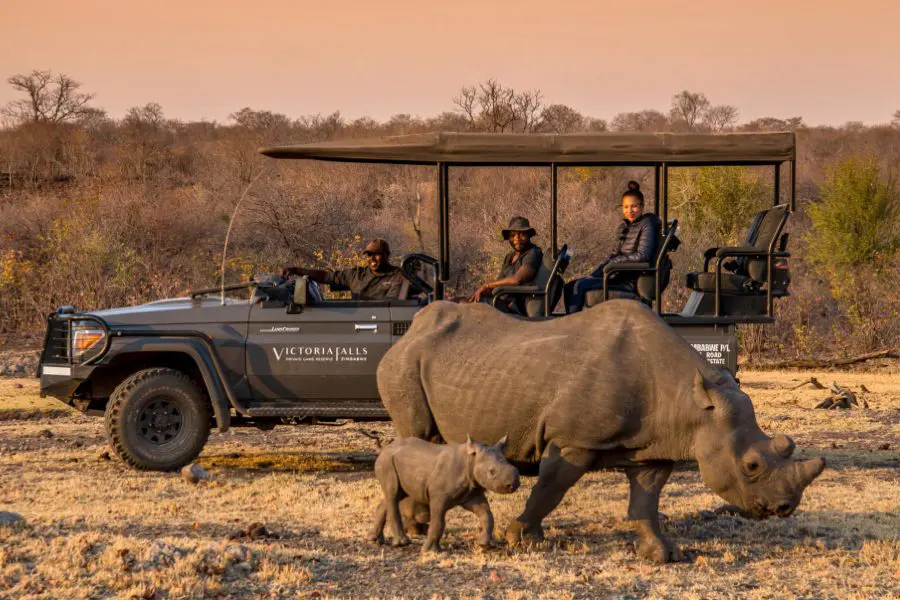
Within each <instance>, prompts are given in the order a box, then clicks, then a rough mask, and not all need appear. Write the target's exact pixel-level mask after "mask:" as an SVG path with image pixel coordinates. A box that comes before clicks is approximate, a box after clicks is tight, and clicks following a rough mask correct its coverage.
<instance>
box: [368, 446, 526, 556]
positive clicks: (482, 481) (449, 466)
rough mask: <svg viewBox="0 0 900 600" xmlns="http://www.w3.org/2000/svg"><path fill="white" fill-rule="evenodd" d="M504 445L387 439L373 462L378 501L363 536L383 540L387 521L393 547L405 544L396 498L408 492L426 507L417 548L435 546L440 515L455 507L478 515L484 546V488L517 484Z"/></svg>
mask: <svg viewBox="0 0 900 600" xmlns="http://www.w3.org/2000/svg"><path fill="white" fill-rule="evenodd" d="M505 449H506V437H504V438H503V439H502V440H500V441H499V442H497V443H496V444H494V445H493V446H485V445H483V444H479V443H478V442H475V441H472V439H471V438H468V439H467V440H466V443H465V444H432V443H430V442H426V441H424V440H420V439H417V438H402V439H398V440H396V441H394V442H393V443H391V444H390V445H389V446H388V447H387V448H385V449H384V450H382V451H381V454H380V455H379V456H378V460H376V461H375V476H376V477H378V482H379V483H380V484H381V489H382V490H383V491H384V500H382V502H381V503H380V504H379V506H378V510H377V511H376V513H375V526H374V527H373V528H372V532H371V533H370V534H369V540H370V541H373V542H379V543H381V542H383V541H384V535H383V533H384V526H385V523H387V525H388V527H389V531H390V534H391V544H392V545H393V546H405V545H407V544H409V537H407V535H406V533H405V532H404V531H403V522H402V519H401V515H400V501H401V500H403V499H404V498H407V497H408V498H410V500H412V501H413V502H415V503H416V504H417V505H427V506H428V510H429V515H430V522H429V525H428V534H427V537H426V539H425V544H424V546H423V547H422V551H423V552H427V551H429V550H440V540H441V536H442V535H443V534H444V515H445V514H446V513H447V511H448V510H450V509H451V508H453V507H455V506H462V507H463V508H465V509H466V510H468V511H470V512H472V513H474V514H475V515H477V516H478V517H479V518H480V519H481V529H480V532H479V537H478V543H479V545H481V546H488V545H490V543H491V539H492V538H493V535H494V516H493V515H492V514H491V509H490V506H489V505H488V501H487V498H486V497H485V495H484V491H485V490H486V489H487V490H490V491H492V492H496V493H499V494H509V493H512V492H514V491H516V490H517V489H518V488H519V471H518V470H516V468H515V467H514V466H512V465H511V464H509V462H507V460H506V458H505V457H504V455H503V453H504V451H505Z"/></svg>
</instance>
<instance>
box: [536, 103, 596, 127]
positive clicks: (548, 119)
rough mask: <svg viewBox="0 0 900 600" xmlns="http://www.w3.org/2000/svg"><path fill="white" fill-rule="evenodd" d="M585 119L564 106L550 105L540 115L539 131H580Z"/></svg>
mask: <svg viewBox="0 0 900 600" xmlns="http://www.w3.org/2000/svg"><path fill="white" fill-rule="evenodd" d="M584 126H585V118H584V117H583V116H582V115H581V113H580V112H578V111H577V110H575V109H574V108H572V107H570V106H566V105H565V104H551V105H550V106H548V107H546V108H545V109H544V110H543V112H542V113H541V131H550V132H553V133H570V132H573V131H582V130H583V129H584Z"/></svg>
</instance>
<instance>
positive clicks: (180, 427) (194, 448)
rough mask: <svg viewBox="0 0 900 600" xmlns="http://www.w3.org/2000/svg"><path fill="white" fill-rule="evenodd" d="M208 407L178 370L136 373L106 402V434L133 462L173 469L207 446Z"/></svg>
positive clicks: (120, 454)
mask: <svg viewBox="0 0 900 600" xmlns="http://www.w3.org/2000/svg"><path fill="white" fill-rule="evenodd" d="M209 429H210V407H209V402H208V401H207V399H206V396H205V395H204V394H203V392H202V391H201V390H200V388H199V387H198V386H197V384H195V383H194V382H193V381H191V379H190V378H189V377H188V376H187V375H185V374H184V373H182V372H181V371H176V370H175V369H166V368H153V369H144V370H143V371H138V372H137V373H134V374H133V375H131V376H130V377H128V378H126V379H125V380H124V381H123V382H122V383H120V384H119V385H118V386H117V387H116V389H115V390H113V393H112V395H111V396H110V398H109V403H108V404H107V405H106V437H107V439H108V440H109V445H110V447H111V448H112V451H113V452H114V453H115V454H116V456H118V457H119V458H120V459H122V461H123V462H125V463H126V464H128V465H129V466H131V467H133V468H135V469H138V470H142V471H147V470H152V471H172V470H175V469H178V468H180V467H183V466H184V465H186V464H188V463H190V462H191V461H192V460H194V459H195V458H196V457H197V456H198V455H199V454H200V452H201V451H202V450H203V446H204V445H206V440H207V439H208V438H209Z"/></svg>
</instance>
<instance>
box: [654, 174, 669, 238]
mask: <svg viewBox="0 0 900 600" xmlns="http://www.w3.org/2000/svg"><path fill="white" fill-rule="evenodd" d="M659 171H660V169H658V168H657V173H659ZM660 201H661V202H662V215H660V214H659V212H657V213H656V214H657V216H662V222H663V228H664V230H665V229H668V227H669V163H663V164H662V198H660Z"/></svg>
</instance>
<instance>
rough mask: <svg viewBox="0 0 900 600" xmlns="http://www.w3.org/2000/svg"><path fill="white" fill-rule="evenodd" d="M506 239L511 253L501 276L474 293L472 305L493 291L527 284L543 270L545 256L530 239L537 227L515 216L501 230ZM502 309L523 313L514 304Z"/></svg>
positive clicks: (506, 259)
mask: <svg viewBox="0 0 900 600" xmlns="http://www.w3.org/2000/svg"><path fill="white" fill-rule="evenodd" d="M500 233H501V235H502V236H503V239H504V240H506V241H507V242H509V245H510V246H512V252H510V253H509V254H507V255H506V257H504V259H503V266H502V267H501V268H500V275H499V276H498V277H497V279H495V280H494V281H489V282H487V283H485V284H484V285H482V286H481V287H479V288H478V289H477V290H475V293H474V294H473V295H472V301H473V302H481V301H486V300H488V299H489V298H490V296H491V291H492V290H493V289H495V288H498V287H500V286H505V285H528V284H530V283H531V282H532V281H533V280H534V278H535V277H536V276H537V273H538V269H540V268H541V261H542V260H543V258H544V253H543V252H541V249H540V248H538V247H537V246H535V245H534V244H532V243H531V238H533V237H534V236H535V235H537V232H536V231H535V230H534V227H532V226H531V224H530V223H529V222H528V219H526V218H525V217H513V218H512V219H510V220H509V225H507V226H506V229H503V230H501V231H500ZM502 308H507V309H508V310H511V311H515V312H522V311H521V310H520V308H519V307H517V305H515V304H510V305H509V306H505V307H502Z"/></svg>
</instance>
